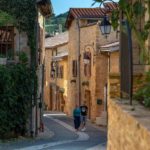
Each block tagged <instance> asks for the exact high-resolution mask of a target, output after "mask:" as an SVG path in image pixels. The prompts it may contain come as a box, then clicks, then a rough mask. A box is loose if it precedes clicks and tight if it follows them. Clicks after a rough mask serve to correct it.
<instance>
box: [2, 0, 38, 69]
mask: <svg viewBox="0 0 150 150" xmlns="http://www.w3.org/2000/svg"><path fill="white" fill-rule="evenodd" d="M0 10H1V11H3V12H6V13H8V14H9V15H11V16H12V18H14V25H15V26H16V27H17V29H18V30H20V31H24V32H26V33H27V36H28V45H29V47H30V49H31V61H32V65H33V66H35V61H36V60H35V57H36V21H37V20H36V17H37V11H36V0H15V1H12V0H7V1H6V0H0Z"/></svg>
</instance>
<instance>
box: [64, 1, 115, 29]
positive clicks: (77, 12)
mask: <svg viewBox="0 0 150 150" xmlns="http://www.w3.org/2000/svg"><path fill="white" fill-rule="evenodd" d="M117 7H118V5H117V3H111V2H109V3H105V4H104V8H99V7H98V8H70V10H69V13H68V17H67V20H66V27H67V28H68V27H69V26H70V24H71V22H72V20H73V19H86V18H87V19H90V18H94V19H98V18H102V17H103V16H104V15H105V14H106V13H108V12H111V11H112V10H114V9H116V8H117Z"/></svg>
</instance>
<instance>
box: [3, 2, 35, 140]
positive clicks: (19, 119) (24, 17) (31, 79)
mask: <svg viewBox="0 0 150 150" xmlns="http://www.w3.org/2000/svg"><path fill="white" fill-rule="evenodd" d="M11 20H12V21H11ZM0 23H2V25H7V23H9V25H10V24H12V25H14V26H15V27H16V28H17V29H18V30H19V31H20V32H26V33H27V36H28V45H29V47H30V49H31V68H29V67H28V65H27V56H26V54H25V53H21V54H20V56H19V58H20V64H17V65H11V66H0V78H1V80H0V138H3V136H4V137H10V135H11V134H12V135H14V134H15V135H16V134H21V135H23V134H25V132H26V125H27V120H28V119H29V111H31V107H32V106H31V103H32V95H33V93H34V94H35V93H36V90H37V77H36V27H37V26H36V24H37V10H36V0H0ZM35 97H36V94H35ZM30 113H31V112H30Z"/></svg>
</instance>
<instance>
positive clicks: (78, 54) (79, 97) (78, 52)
mask: <svg viewBox="0 0 150 150" xmlns="http://www.w3.org/2000/svg"><path fill="white" fill-rule="evenodd" d="M77 29H78V41H77V43H78V51H77V57H78V61H77V64H78V65H77V70H78V104H79V106H80V105H81V85H80V83H81V75H80V63H81V55H80V24H79V19H77Z"/></svg>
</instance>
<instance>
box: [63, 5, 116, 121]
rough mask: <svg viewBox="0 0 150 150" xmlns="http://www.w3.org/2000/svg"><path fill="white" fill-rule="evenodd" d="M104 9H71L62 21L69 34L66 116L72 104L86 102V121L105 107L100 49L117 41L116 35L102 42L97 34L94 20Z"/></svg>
mask: <svg viewBox="0 0 150 150" xmlns="http://www.w3.org/2000/svg"><path fill="white" fill-rule="evenodd" d="M104 15H105V9H100V8H71V9H70V11H69V14H68V18H67V21H66V26H67V28H68V32H69V55H68V62H69V65H68V70H69V71H68V91H69V92H68V106H69V108H70V109H69V112H68V114H69V115H72V111H73V109H74V107H75V104H79V105H81V104H82V103H83V101H86V103H87V106H88V108H89V109H88V118H89V119H91V120H92V121H96V120H98V118H99V117H100V116H101V115H102V112H103V111H104V107H105V101H106V99H105V98H106V96H105V95H104V93H105V90H104V89H105V86H106V85H107V79H108V78H107V75H108V55H106V54H104V53H102V52H101V51H100V48H101V46H103V45H106V44H110V43H113V42H116V41H117V35H116V32H113V31H112V33H111V34H110V36H109V37H108V38H107V39H106V38H105V37H104V36H103V35H102V34H101V32H100V29H99V24H98V21H99V20H100V18H103V17H104Z"/></svg>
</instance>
